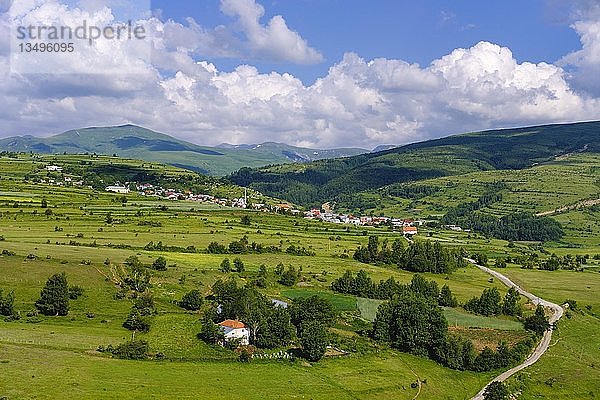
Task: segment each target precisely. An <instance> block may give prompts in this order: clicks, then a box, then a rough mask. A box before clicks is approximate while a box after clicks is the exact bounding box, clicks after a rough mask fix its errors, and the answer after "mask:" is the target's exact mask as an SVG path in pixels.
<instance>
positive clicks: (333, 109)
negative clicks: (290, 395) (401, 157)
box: [0, 0, 600, 148]
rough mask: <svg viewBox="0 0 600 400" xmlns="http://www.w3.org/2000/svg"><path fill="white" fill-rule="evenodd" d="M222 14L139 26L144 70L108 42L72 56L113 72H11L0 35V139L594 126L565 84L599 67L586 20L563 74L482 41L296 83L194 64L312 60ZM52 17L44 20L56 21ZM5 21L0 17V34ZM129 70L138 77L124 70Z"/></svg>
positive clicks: (275, 33) (595, 114)
mask: <svg viewBox="0 0 600 400" xmlns="http://www.w3.org/2000/svg"><path fill="white" fill-rule="evenodd" d="M53 3H55V6H54V7H56V6H59V4H58V3H57V2H56V1H54V2H53ZM222 10H223V12H224V13H225V14H227V15H229V16H231V17H232V18H234V19H235V21H236V22H235V23H233V24H232V25H231V26H226V27H220V28H210V29H209V28H204V27H202V26H200V25H199V24H197V23H196V22H195V21H193V20H189V21H188V23H187V24H186V25H182V24H179V23H176V22H173V21H160V20H159V19H157V18H149V19H148V20H146V21H144V23H145V24H146V26H147V27H148V29H149V31H150V32H151V33H152V37H153V48H154V51H153V54H152V62H151V63H147V62H143V60H141V59H140V57H139V55H138V54H136V52H131V51H125V49H119V48H117V49H116V50H115V53H114V57H113V58H111V59H110V60H106V55H105V54H103V53H102V51H100V50H99V49H92V50H89V51H88V52H87V53H86V54H85V59H83V60H81V62H82V63H89V64H90V65H100V66H110V67H113V66H114V64H112V63H114V62H117V63H119V65H122V66H123V68H122V71H120V72H119V73H113V74H103V75H81V74H80V75H77V74H71V75H51V74H46V75H19V74H14V73H13V74H11V72H10V68H9V64H8V58H7V52H6V50H5V51H3V49H5V45H3V43H4V42H2V41H1V39H0V102H1V103H2V108H1V109H0V135H1V136H9V135H15V134H38V135H46V134H49V133H58V132H61V131H63V130H67V129H72V128H78V127H83V126H91V125H96V126H98V125H112V124H122V123H135V124H139V125H143V126H146V127H149V128H151V129H155V130H159V131H162V132H165V133H170V134H173V135H175V136H177V137H180V138H183V139H187V140H190V141H192V142H195V143H199V144H205V145H215V144H218V143H221V142H229V143H260V142H265V141H279V142H286V143H290V144H297V145H303V146H313V147H334V146H335V147H339V146H344V147H347V146H360V147H365V148H372V147H375V146H376V145H379V144H405V143H409V142H414V141H418V140H423V139H429V138H434V137H440V136H443V135H447V134H450V133H457V132H464V131H470V130H480V129H486V128H494V127H505V126H517V125H525V124H540V123H553V122H568V121H577V120H591V119H600V100H599V98H598V94H596V95H595V94H594V91H593V90H583V89H582V88H584V89H585V88H589V87H591V86H586V83H585V82H584V81H577V80H576V78H577V77H578V75H577V74H581V77H582V79H583V78H584V77H585V76H586V75H585V71H588V70H589V69H590V68H594V67H595V65H598V62H597V61H595V60H596V58H594V57H597V56H598V54H599V52H598V50H596V49H597V47H595V46H597V45H598V43H599V40H598V38H597V36H595V35H596V33H595V32H596V31H595V30H594V29H595V28H594V27H595V25H594V24H593V21H591V20H581V25H577V23H575V24H574V29H576V31H577V32H578V33H579V34H580V35H581V40H582V49H581V50H580V52H577V53H573V54H571V55H568V56H566V57H565V61H564V62H565V64H561V65H565V67H563V66H560V65H558V64H557V65H555V64H550V63H530V62H518V61H517V60H516V59H515V57H514V56H513V54H512V52H511V50H510V49H509V48H507V47H502V46H499V45H496V44H493V43H489V42H480V43H478V44H476V45H475V46H472V47H470V48H462V49H456V50H454V51H452V52H450V54H447V55H444V56H442V57H440V58H439V59H437V60H434V61H433V62H432V63H431V64H430V65H426V66H420V65H418V64H411V63H408V62H406V61H404V60H395V59H386V58H377V59H373V60H367V59H364V58H362V57H361V56H360V55H359V54H355V53H347V54H345V55H344V56H343V58H342V59H341V60H339V61H338V62H337V63H335V64H334V65H332V66H331V67H330V69H329V71H328V72H327V74H325V75H324V76H322V77H320V78H319V79H317V80H316V81H315V82H314V83H312V84H305V83H303V82H302V81H301V80H300V79H298V78H296V77H294V76H293V75H291V74H286V73H276V72H271V73H261V72H260V71H259V70H258V69H257V68H256V67H254V66H252V65H239V66H237V67H236V68H234V69H233V70H231V71H227V72H226V71H221V70H219V68H218V67H217V66H216V65H214V64H213V63H211V62H210V61H208V58H207V57H204V56H202V53H203V52H205V51H206V52H210V51H212V52H213V54H219V55H220V56H231V57H240V58H245V57H250V55H251V56H252V57H256V58H261V59H276V60H282V61H283V60H285V61H288V62H289V61H294V62H297V63H302V62H307V61H310V60H312V61H311V62H317V61H319V60H320V59H321V57H322V56H320V54H318V52H316V50H313V49H311V48H310V47H309V46H308V45H307V44H306V42H305V41H304V40H303V39H302V38H301V37H300V35H299V34H297V33H296V32H293V31H291V30H290V29H289V28H288V27H287V25H286V24H285V21H284V20H283V18H282V17H273V18H271V19H270V20H269V21H268V22H267V23H266V24H264V25H263V24H262V23H261V19H262V18H263V17H264V9H263V7H262V6H260V5H259V4H257V3H256V2H255V1H253V0H243V1H242V0H238V1H233V0H223V2H222ZM50 11H51V10H50V9H46V12H47V13H48V14H46V15H47V16H48V17H49V18H50V17H52V18H58V16H56V14H52V13H50ZM38 12H39V10H38ZM76 12H84V11H75V10H72V9H63V10H62V11H61V15H60V18H62V19H65V20H68V19H69V18H74V17H75V14H74V13H76ZM85 12H87V13H90V15H89V18H90V19H94V18H96V19H97V20H99V21H103V22H111V21H112V20H114V17H112V14H111V13H110V9H107V8H106V7H100V8H98V9H97V10H96V11H89V10H88V11H85ZM7 23H8V20H7V19H6V18H5V17H3V18H0V32H2V31H3V29H6V24H7ZM239 33H242V36H241V37H240V35H239ZM217 38H218V40H217ZM224 43H225V45H224ZM3 46H4V47H3ZM115 60H116V61H115ZM567 64H568V69H567V67H566V66H567ZM133 68H135V69H136V70H137V71H141V72H140V73H137V74H128V73H126V72H127V71H130V70H131V69H133ZM590 79H591V78H590Z"/></svg>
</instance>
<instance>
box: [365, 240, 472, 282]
mask: <svg viewBox="0 0 600 400" xmlns="http://www.w3.org/2000/svg"><path fill="white" fill-rule="evenodd" d="M463 256H464V252H463V251H460V250H459V251H457V250H451V249H448V248H445V247H443V246H442V245H441V244H440V243H439V242H431V241H429V240H427V241H415V242H412V243H410V244H409V246H408V247H406V248H405V247H404V244H403V242H402V240H401V239H396V240H395V241H394V242H393V243H392V246H391V247H390V246H389V243H388V241H387V240H384V241H383V243H382V244H381V246H380V245H379V239H378V238H377V236H370V237H369V243H368V244H367V246H366V247H365V246H360V247H359V248H358V249H357V250H356V251H355V252H354V259H355V260H357V261H360V262H363V263H367V264H387V265H397V266H398V267H399V268H401V269H405V270H407V271H413V272H433V273H437V274H442V273H451V272H452V271H454V270H455V269H457V268H461V267H465V266H466V265H467V264H466V261H465V260H464V259H463Z"/></svg>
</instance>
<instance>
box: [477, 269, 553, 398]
mask: <svg viewBox="0 0 600 400" xmlns="http://www.w3.org/2000/svg"><path fill="white" fill-rule="evenodd" d="M467 261H469V262H470V263H471V264H473V265H475V266H476V267H477V268H479V269H480V270H482V271H484V272H486V273H488V274H490V275H492V276H493V277H495V278H497V279H499V280H500V281H502V283H504V284H505V285H506V286H508V287H513V288H515V289H516V290H517V291H518V292H519V293H520V294H521V295H523V296H525V297H527V298H528V299H529V300H531V302H532V303H533V304H535V305H538V304H541V305H543V306H544V307H545V308H550V309H551V310H552V315H550V318H549V322H550V324H551V325H552V324H554V323H555V322H556V321H558V320H559V319H560V318H561V317H562V315H563V311H564V310H563V308H562V307H561V306H559V305H558V304H554V303H552V302H549V301H547V300H544V299H541V298H539V297H537V296H535V295H533V294H531V293H529V292H527V291H525V290H524V289H523V288H521V287H520V286H518V285H516V284H515V283H514V282H513V281H511V280H510V279H508V278H507V277H506V276H504V275H502V274H501V273H499V272H498V271H494V270H492V269H490V268H487V267H484V266H482V265H478V264H477V263H476V262H475V261H474V260H471V259H467ZM551 339H552V329H549V330H547V331H546V332H545V333H544V336H543V337H542V340H541V341H540V343H539V344H538V345H537V347H536V348H535V350H534V351H533V353H531V355H530V356H529V357H527V359H525V361H523V363H522V364H520V365H517V366H516V367H514V368H511V369H509V370H508V371H506V372H503V373H501V374H500V375H498V376H497V377H495V378H494V379H493V380H492V381H491V382H489V383H488V384H487V385H486V386H485V387H484V388H483V389H481V391H480V392H479V393H477V394H476V395H475V396H474V397H473V398H472V399H471V400H483V399H484V397H483V393H484V392H485V389H486V388H487V387H488V386H489V385H490V383H492V382H494V381H500V382H503V381H505V380H506V379H508V378H510V377H511V376H513V375H514V374H516V373H517V372H519V371H521V370H522V369H525V368H527V367H529V366H530V365H532V364H534V363H535V362H536V361H537V360H539V359H540V357H541V356H542V354H544V353H545V352H546V350H548V346H549V345H550V340H551Z"/></svg>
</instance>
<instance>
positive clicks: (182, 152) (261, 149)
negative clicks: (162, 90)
mask: <svg viewBox="0 0 600 400" xmlns="http://www.w3.org/2000/svg"><path fill="white" fill-rule="evenodd" d="M0 150H4V151H12V152H34V153H44V154H62V153H68V154H80V153H97V154H108V155H112V154H116V155H117V156H119V157H124V158H135V159H141V160H145V161H155V162H161V163H166V164H171V165H174V166H177V167H181V168H185V169H189V170H193V171H196V172H201V173H204V174H209V175H227V174H229V173H232V172H233V171H236V170H238V169H240V168H242V167H261V166H265V165H270V164H281V163H290V162H309V161H313V160H319V159H324V158H332V157H345V156H352V155H356V154H360V153H365V152H366V150H363V149H352V148H349V149H331V150H317V149H307V148H301V147H294V146H288V145H285V144H281V143H263V144H258V145H241V146H234V145H220V146H218V147H206V146H198V145H195V144H192V143H189V142H186V141H183V140H178V139H175V138H173V137H171V136H169V135H165V134H162V133H158V132H154V131H152V130H150V129H145V128H142V127H139V126H135V125H123V126H114V127H95V128H85V129H76V130H71V131H68V132H64V133H61V134H59V135H55V136H51V137H48V138H38V137H33V136H18V137H11V138H7V139H2V140H0Z"/></svg>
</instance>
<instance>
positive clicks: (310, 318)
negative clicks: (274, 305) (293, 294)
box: [288, 295, 335, 336]
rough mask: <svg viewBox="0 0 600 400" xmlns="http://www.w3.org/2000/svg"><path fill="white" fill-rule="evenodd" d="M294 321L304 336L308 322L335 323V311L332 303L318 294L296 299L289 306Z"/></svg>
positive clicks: (300, 333)
mask: <svg viewBox="0 0 600 400" xmlns="http://www.w3.org/2000/svg"><path fill="white" fill-rule="evenodd" d="M288 310H289V312H290V317H291V319H292V323H293V324H294V325H295V326H296V328H297V329H298V334H299V335H300V336H302V330H303V327H304V325H306V324H307V323H308V322H318V323H320V324H322V325H325V326H329V325H331V324H332V323H333V320H334V318H335V312H334V310H333V306H332V305H331V303H330V302H329V301H328V300H326V299H324V298H322V297H319V296H317V295H314V296H310V297H304V298H302V297H300V298H297V299H295V300H294V301H293V302H292V304H291V305H290V306H289V308H288Z"/></svg>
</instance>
